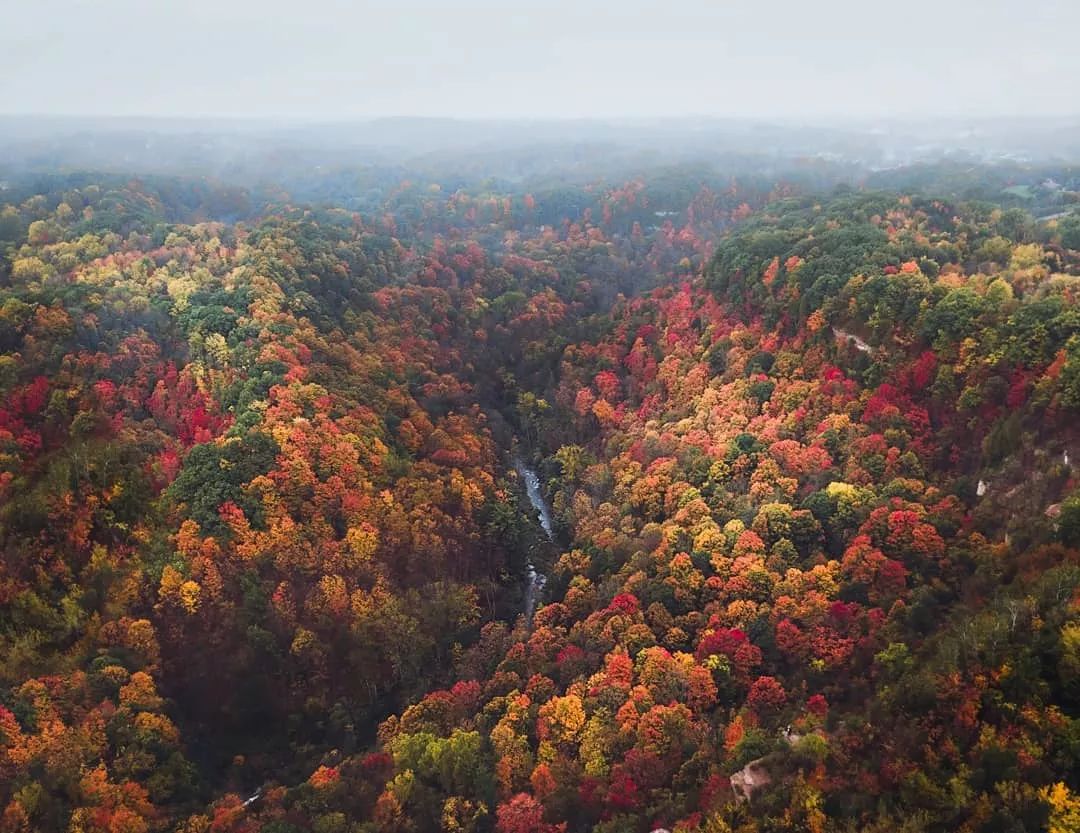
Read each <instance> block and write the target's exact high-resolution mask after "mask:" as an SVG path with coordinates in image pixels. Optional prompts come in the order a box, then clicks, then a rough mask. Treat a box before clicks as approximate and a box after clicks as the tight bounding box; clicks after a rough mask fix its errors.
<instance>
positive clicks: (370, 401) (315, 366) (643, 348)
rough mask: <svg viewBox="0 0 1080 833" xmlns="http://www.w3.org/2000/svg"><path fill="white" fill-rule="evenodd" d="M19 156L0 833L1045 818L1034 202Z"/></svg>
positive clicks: (1060, 308)
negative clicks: (336, 176)
mask: <svg viewBox="0 0 1080 833" xmlns="http://www.w3.org/2000/svg"><path fill="white" fill-rule="evenodd" d="M923 173H925V172H923ZM920 175H922V174H920ZM1062 178H1063V179H1064V178H1065V177H1062ZM37 184H38V185H40V186H41V188H40V193H36V194H33V195H30V194H29V193H20V194H19V195H18V199H16V200H14V201H13V202H11V203H10V204H8V205H7V206H5V207H3V208H2V209H0V244H2V245H3V246H5V247H6V251H5V255H4V258H3V260H2V261H0V831H3V833H23V831H37V830H43V831H54V830H55V831H63V830H68V831H73V833H98V831H102V833H104V831H109V833H148V832H149V831H158V830H180V831H184V833H211V831H212V832H213V833H225V832H226V831H237V832H239V831H243V832H244V833H255V832H256V831H265V833H297V831H318V833H339V832H340V833H345V831H355V832H356V833H360V831H364V833H368V832H369V831H380V832H381V831H409V830H414V831H431V830H445V831H497V833H526V831H560V830H561V831H585V830H597V831H604V832H605V833H615V831H627V832H628V833H630V832H631V831H634V832H636V831H648V830H652V829H654V828H655V827H667V828H669V829H673V830H677V831H682V833H692V831H709V833H720V832H721V831H755V830H761V831H795V830H810V831H815V833H817V832H818V831H827V830H828V831H832V830H835V831H847V830H852V831H854V830H859V831H886V830H888V831H892V830H908V831H938V830H947V829H958V830H964V831H972V832H973V833H974V831H980V833H982V832H983V831H985V833H990V831H1021V830H1028V831H1035V830H1050V831H1052V832H1053V833H1059V832H1060V831H1069V830H1075V829H1078V826H1080V492H1078V491H1077V481H1076V477H1075V474H1074V463H1075V462H1080V445H1078V443H1077V440H1078V438H1080V432H1078V431H1077V428H1076V426H1077V425H1080V422H1078V418H1080V307H1078V301H1080V297H1078V296H1080V251H1078V250H1077V249H1078V247H1080V237H1078V230H1080V221H1078V220H1077V219H1076V215H1073V216H1066V217H1061V218H1053V219H1051V220H1049V221H1037V220H1035V219H1033V217H1032V216H1031V215H1030V214H1028V213H1027V212H1025V211H1023V210H1021V209H1019V208H1017V207H1016V206H1015V200H1011V201H1010V200H1002V202H1003V203H1007V204H1008V207H1002V205H1000V204H994V203H989V202H962V201H955V200H953V199H937V198H933V197H929V196H921V194H922V193H923V192H924V191H926V190H927V186H926V184H925V183H923V182H921V181H920V182H918V183H917V184H918V188H915V187H914V186H913V187H912V189H911V191H912V193H911V195H910V196H897V194H896V193H895V192H888V193H886V192H882V193H877V192H866V191H846V192H845V191H842V192H840V193H836V194H832V195H830V196H825V195H823V194H810V195H796V194H795V191H796V190H798V189H796V188H793V187H792V186H785V185H773V184H770V185H768V186H767V187H764V186H762V185H761V184H759V183H754V184H749V185H748V184H744V183H740V182H739V181H736V180H732V179H728V180H726V181H724V182H719V181H705V180H702V179H700V178H699V177H698V176H697V174H696V173H695V172H692V171H688V170H683V169H680V170H673V171H672V170H669V171H661V172H657V174H656V175H655V176H654V177H643V178H641V179H636V180H632V181H629V182H626V183H622V184H617V185H616V184H595V185H590V186H577V185H573V186H571V185H565V186H551V187H548V188H545V189H543V190H539V189H538V190H537V191H536V192H535V193H532V192H524V191H521V190H520V189H514V188H510V187H507V188H506V190H505V191H501V192H500V191H494V190H485V189H479V188H477V189H468V190H467V189H458V190H453V191H452V190H450V189H449V188H447V189H445V190H444V189H443V188H442V187H441V186H440V185H437V184H431V185H418V184H417V183H415V182H412V183H410V182H406V183H403V184H400V185H396V186H394V187H393V188H390V189H387V190H386V192H385V193H382V194H381V195H380V197H379V200H378V207H377V208H376V209H373V210H366V211H365V213H363V214H360V213H356V212H353V211H351V210H345V209H341V208H320V209H316V208H304V207H297V206H294V205H291V204H289V203H288V201H287V199H286V198H285V197H284V195H274V194H272V193H269V192H267V193H259V194H251V193H249V192H246V191H242V190H240V189H230V188H222V187H215V186H210V185H207V184H206V183H190V182H183V181H179V180H178V181H171V180H161V181H152V182H144V183H140V182H128V181H118V180H113V179H109V178H101V179H99V180H94V179H93V178H92V177H71V178H67V179H64V178H51V179H48V180H47V181H43V182H40V183H37ZM1072 185H1073V186H1075V182H1074V183H1072ZM1069 193H1071V192H1069ZM372 200H373V198H369V199H368V201H369V202H371V201H372ZM1070 452H1071V453H1072V454H1073V456H1074V458H1075V459H1074V460H1073V461H1070V459H1069V454H1070ZM515 457H524V458H525V459H526V460H527V461H528V462H530V463H531V464H533V465H535V466H536V468H537V470H538V471H539V473H540V475H541V480H542V484H543V487H544V491H545V494H546V495H547V497H548V499H549V500H550V503H551V506H552V509H553V515H554V518H555V527H556V529H555V533H556V534H555V539H556V541H555V542H554V544H552V543H550V542H548V541H547V540H546V538H545V537H544V535H543V533H542V532H541V530H540V529H539V528H538V526H537V524H536V523H535V522H534V520H533V512H532V511H531V510H530V509H529V507H528V503H527V500H526V497H525V495H524V492H523V490H522V488H521V484H520V482H519V478H518V477H517V475H516V474H515V473H514V465H513V462H514V458H515ZM529 563H532V564H535V565H541V567H542V569H544V570H545V571H547V572H548V573H549V574H550V575H549V581H548V583H547V587H546V589H545V597H544V599H543V600H542V603H541V605H540V606H539V608H538V609H537V611H536V613H535V615H534V616H533V617H532V618H531V619H529V618H528V617H526V616H523V615H521V612H522V608H523V591H524V583H525V574H526V572H527V570H528V567H527V565H528V564H529Z"/></svg>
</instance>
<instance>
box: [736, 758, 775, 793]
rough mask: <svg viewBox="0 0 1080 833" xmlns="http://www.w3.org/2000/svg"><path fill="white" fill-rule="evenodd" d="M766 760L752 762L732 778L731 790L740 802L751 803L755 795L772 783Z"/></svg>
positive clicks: (759, 759)
mask: <svg viewBox="0 0 1080 833" xmlns="http://www.w3.org/2000/svg"><path fill="white" fill-rule="evenodd" d="M764 760H765V759H764V758H758V759H757V760H756V761H751V762H750V763H748V764H747V765H746V766H744V767H743V768H742V769H740V770H739V771H738V772H736V773H735V774H734V775H732V776H731V789H732V791H733V792H734V793H735V800H736V801H738V802H740V803H741V802H743V801H746V802H749V801H750V799H752V798H753V797H754V793H755V792H757V791H758V790H759V789H761V788H762V787H765V786H768V785H769V784H770V783H771V782H772V778H771V777H769V773H768V772H767V771H766V769H765V766H764V764H763V761H764Z"/></svg>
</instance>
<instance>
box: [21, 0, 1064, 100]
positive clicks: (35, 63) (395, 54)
mask: <svg viewBox="0 0 1080 833" xmlns="http://www.w3.org/2000/svg"><path fill="white" fill-rule="evenodd" d="M2 4H3V6H4V7H5V8H4V10H3V16H2V17H3V25H2V26H0V113H3V114H8V115H18V114H47V115H80V116H137V117H145V116H152V117H177V116H180V117H185V116H197V117H267V118H280V117H285V118H297V119H302V120H314V121H326V120H333V121H339V120H350V119H358V118H369V117H380V116H449V117H459V118H498V119H503V118H590V117H591V118H618V117H657V116H659V117H673V116H720V117H750V118H783V117H793V118H802V119H806V118H813V117H824V118H830V117H836V116H846V117H871V118H881V117H897V118H907V117H915V116H961V117H969V116H984V115H985V116H1003V115H1011V116H1030V115H1070V116H1072V115H1077V114H1080V92H1078V90H1080V49H1077V47H1076V38H1075V33H1077V32H1080V0H903V2H878V1H877V0H670V1H669V2H657V0H647V2H646V0H611V2H598V0H544V2H519V0H498V2H487V1H484V2H481V1H480V0H396V1H395V2H371V1H370V0H352V1H351V2H349V1H348V0H2Z"/></svg>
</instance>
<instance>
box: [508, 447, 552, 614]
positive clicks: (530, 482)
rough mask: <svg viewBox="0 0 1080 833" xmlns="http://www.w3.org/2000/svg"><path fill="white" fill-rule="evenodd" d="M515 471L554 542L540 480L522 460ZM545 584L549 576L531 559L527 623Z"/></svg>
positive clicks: (540, 520) (516, 460)
mask: <svg viewBox="0 0 1080 833" xmlns="http://www.w3.org/2000/svg"><path fill="white" fill-rule="evenodd" d="M514 469H515V470H516V471H517V473H518V476H519V477H520V478H521V479H522V480H523V481H525V494H526V495H527V496H528V498H529V503H531V504H532V508H533V511H535V512H536V519H537V520H538V521H539V522H540V527H541V528H542V529H543V530H544V534H545V535H546V536H547V538H548V540H549V541H551V542H554V541H555V533H554V530H553V528H552V525H551V508H550V507H549V506H548V505H547V501H545V500H544V494H543V492H541V491H540V478H539V477H537V475H536V472H535V471H533V470H532V469H530V468H529V467H528V466H526V465H525V463H524V462H522V460H521V459H520V458H515V459H514ZM545 584H547V576H546V575H544V574H543V573H541V572H540V571H539V570H537V569H536V565H535V564H534V563H533V562H532V560H531V559H530V560H529V563H528V564H527V565H526V572H525V621H526V622H529V623H531V622H532V617H533V611H535V610H536V603H537V601H538V600H539V598H540V596H541V594H542V593H543V592H544V585H545Z"/></svg>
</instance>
